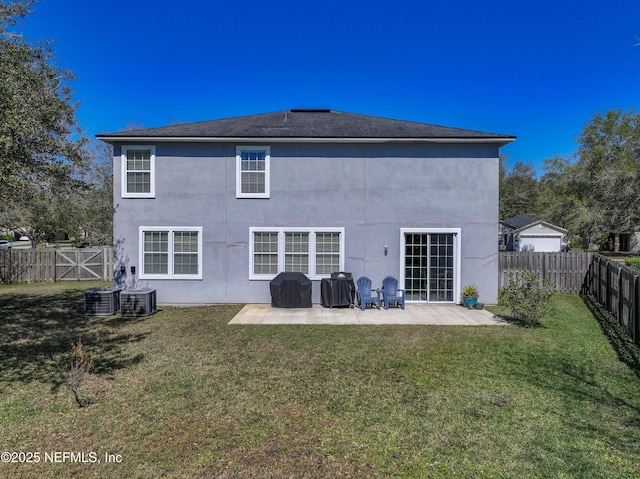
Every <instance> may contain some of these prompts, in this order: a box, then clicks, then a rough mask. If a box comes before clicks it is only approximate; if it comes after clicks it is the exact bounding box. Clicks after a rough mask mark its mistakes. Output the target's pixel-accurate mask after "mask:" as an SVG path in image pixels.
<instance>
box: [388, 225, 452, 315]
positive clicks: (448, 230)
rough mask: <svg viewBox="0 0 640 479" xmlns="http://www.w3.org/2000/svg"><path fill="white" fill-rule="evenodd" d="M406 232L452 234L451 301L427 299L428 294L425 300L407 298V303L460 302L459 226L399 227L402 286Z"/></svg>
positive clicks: (401, 282)
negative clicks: (452, 274) (452, 272)
mask: <svg viewBox="0 0 640 479" xmlns="http://www.w3.org/2000/svg"><path fill="white" fill-rule="evenodd" d="M407 234H453V271H454V276H453V301H429V299H428V294H427V300H426V301H416V300H412V301H409V300H407V303H432V304H436V303H444V304H458V303H460V277H461V273H462V261H461V259H462V254H461V251H462V250H461V245H462V229H461V228H400V281H399V284H400V285H402V286H401V287H402V288H404V285H405V279H406V266H405V259H406V258H405V256H406V235H407Z"/></svg>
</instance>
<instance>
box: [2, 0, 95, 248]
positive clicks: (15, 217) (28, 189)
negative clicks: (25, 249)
mask: <svg viewBox="0 0 640 479" xmlns="http://www.w3.org/2000/svg"><path fill="white" fill-rule="evenodd" d="M32 3H33V0H24V1H13V2H11V1H10V2H7V1H0V224H3V225H5V226H13V225H16V224H18V223H17V222H18V221H19V220H21V215H20V214H19V211H20V208H22V207H25V206H27V207H28V206H29V205H25V201H26V200H29V199H33V200H36V199H37V198H41V199H42V198H44V196H46V194H47V192H46V191H40V192H38V189H41V188H45V189H46V188H51V187H53V186H54V184H55V186H59V185H71V184H73V185H76V186H77V185H79V184H80V181H79V179H80V177H81V174H82V168H83V167H84V166H85V164H86V158H87V155H86V151H85V149H84V147H85V144H86V137H85V136H84V135H83V134H82V132H81V130H80V128H79V125H78V123H77V120H76V116H75V110H76V104H75V103H73V101H72V93H71V88H70V83H71V81H72V80H73V75H72V74H71V73H70V72H68V71H65V70H61V69H60V68H58V67H56V66H55V64H54V62H53V53H52V50H51V47H50V44H48V43H43V42H39V43H28V42H27V41H25V39H24V38H23V37H22V35H20V34H18V33H15V32H13V31H12V28H13V27H15V26H16V25H17V24H18V22H19V21H20V20H21V19H24V18H25V17H26V16H27V15H28V14H29V12H30V8H31V5H32ZM16 203H19V205H17V207H16V208H13V209H12V210H9V209H8V208H9V206H8V205H15V204H16ZM41 214H42V217H40V218H39V220H44V219H45V218H47V219H48V218H50V217H51V216H52V215H51V214H50V212H49V211H42V212H41ZM22 220H26V218H24V215H22ZM22 226H24V227H26V226H29V225H22ZM32 239H34V238H32Z"/></svg>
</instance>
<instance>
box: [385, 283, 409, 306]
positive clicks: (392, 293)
mask: <svg viewBox="0 0 640 479" xmlns="http://www.w3.org/2000/svg"><path fill="white" fill-rule="evenodd" d="M382 295H383V298H384V309H389V304H390V303H398V304H399V305H400V307H401V308H402V309H404V289H398V280H397V279H395V278H394V277H393V276H387V277H386V278H385V279H383V280H382Z"/></svg>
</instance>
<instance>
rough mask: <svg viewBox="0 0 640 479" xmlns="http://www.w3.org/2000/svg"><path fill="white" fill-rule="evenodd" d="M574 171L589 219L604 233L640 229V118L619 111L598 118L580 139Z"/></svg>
mask: <svg viewBox="0 0 640 479" xmlns="http://www.w3.org/2000/svg"><path fill="white" fill-rule="evenodd" d="M577 141H578V161H577V163H576V165H575V168H573V173H574V177H575V184H576V186H577V191H579V193H580V199H581V200H582V201H583V202H584V203H585V205H586V207H587V209H588V211H589V213H590V214H589V216H588V217H587V218H585V219H584V220H583V223H585V224H587V223H589V224H590V227H591V228H592V229H594V230H595V229H600V230H601V231H619V232H630V231H633V230H635V229H637V228H638V227H639V226H640V114H639V113H635V112H634V111H633V110H630V111H628V112H623V111H621V110H620V109H613V110H609V111H607V112H606V113H605V114H600V113H598V114H596V115H595V116H594V117H593V119H592V120H591V121H589V122H588V123H587V124H585V126H584V128H583V130H582V132H581V133H580V135H579V137H578V139H577Z"/></svg>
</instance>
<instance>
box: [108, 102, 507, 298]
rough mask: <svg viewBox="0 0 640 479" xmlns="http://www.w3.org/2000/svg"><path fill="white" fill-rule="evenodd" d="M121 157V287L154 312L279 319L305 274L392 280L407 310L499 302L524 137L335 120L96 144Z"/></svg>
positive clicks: (278, 118)
mask: <svg viewBox="0 0 640 479" xmlns="http://www.w3.org/2000/svg"><path fill="white" fill-rule="evenodd" d="M98 138H99V139H101V140H102V141H105V142H107V143H109V144H111V145H113V152H114V209H115V213H114V242H115V257H116V259H115V261H116V282H117V283H118V284H120V285H123V286H129V287H131V286H132V285H135V286H138V287H143V286H145V287H151V288H154V289H156V290H157V298H158V302H160V303H164V304H197V303H269V302H270V293H269V281H270V280H271V279H272V278H274V277H275V276H276V275H277V274H278V273H279V272H282V271H302V272H304V273H305V274H306V275H307V276H308V277H309V278H310V279H311V280H312V281H313V301H314V302H316V303H317V302H319V301H320V280H321V279H322V278H325V277H328V276H329V275H330V274H331V272H335V271H348V272H351V273H353V275H354V277H355V278H357V277H359V276H368V277H369V278H371V279H372V281H373V284H374V286H376V287H380V286H381V285H382V279H383V278H384V277H385V276H387V275H392V276H395V277H397V278H398V279H399V280H400V284H401V285H402V286H403V287H404V288H406V295H407V300H408V301H422V302H445V303H457V302H459V300H460V290H461V287H462V286H463V285H465V284H469V283H473V284H475V285H477V286H478V288H479V290H480V296H481V300H483V301H485V302H489V303H491V302H495V301H496V297H497V291H498V251H497V248H496V244H495V232H496V230H497V226H498V218H497V211H498V150H499V148H500V147H501V146H502V145H505V144H507V143H509V142H511V141H513V140H515V137H513V136H507V135H500V134H493V133H483V132H478V131H472V130H463V129H457V128H448V127H442V126H436V125H429V124H422V123H413V122H408V121H399V120H391V119H386V118H379V117H372V116H365V115H358V114H352V113H343V112H339V111H333V110H289V111H281V112H275V113H266V114H260V115H251V116H243V117H237V118H229V119H222V120H213V121H205V122H199V123H190V124H180V125H173V126H167V127H162V128H150V129H142V130H134V131H123V132H118V133H109V134H102V135H98Z"/></svg>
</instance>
